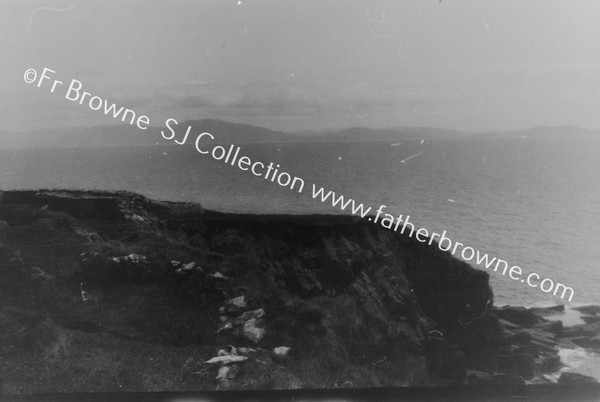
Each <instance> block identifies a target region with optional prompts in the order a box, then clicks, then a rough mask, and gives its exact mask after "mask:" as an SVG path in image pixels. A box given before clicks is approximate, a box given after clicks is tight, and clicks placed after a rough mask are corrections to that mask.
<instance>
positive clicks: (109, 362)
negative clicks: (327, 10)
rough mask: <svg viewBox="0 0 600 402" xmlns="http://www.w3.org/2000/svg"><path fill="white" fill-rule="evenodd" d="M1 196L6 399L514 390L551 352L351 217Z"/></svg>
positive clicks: (426, 253) (481, 292)
mask: <svg viewBox="0 0 600 402" xmlns="http://www.w3.org/2000/svg"><path fill="white" fill-rule="evenodd" d="M0 201H1V202H0V262H1V265H0V270H1V272H0V278H1V280H0V300H1V302H2V309H1V310H0V340H1V347H0V352H1V359H2V360H0V370H1V372H0V377H1V379H2V384H3V387H4V392H9V393H21V392H67V391H68V392H79V391H115V390H117V391H118V390H139V391H159V390H171V391H173V390H200V389H273V388H278V389H290V388H345V387H371V386H430V385H447V384H463V383H466V384H469V383H481V382H482V381H483V382H485V381H488V382H490V383H492V382H493V383H495V384H520V383H524V379H527V380H531V379H532V378H534V376H535V375H539V374H541V373H542V371H543V370H544V368H543V367H542V363H543V362H542V361H541V360H540V358H541V357H549V356H550V357H551V355H552V351H548V350H541V349H540V348H535V347H534V346H535V345H534V346H532V345H533V344H532V338H531V336H530V337H529V338H527V336H523V335H520V334H519V331H517V330H515V328H507V327H506V325H509V324H508V321H503V322H504V324H502V325H501V323H502V322H501V320H500V319H499V318H498V314H497V313H496V312H495V310H494V309H493V294H492V290H491V289H490V286H489V284H488V274H487V273H486V272H483V271H479V270H475V269H473V268H472V267H470V266H469V265H468V264H466V263H463V262H461V261H459V260H457V259H455V258H453V257H452V256H451V255H449V254H448V253H445V252H442V251H440V250H439V249H438V248H437V247H431V246H427V245H426V244H424V243H419V242H417V241H415V240H414V239H411V238H409V237H407V236H403V235H400V234H399V233H396V232H393V231H390V230H386V229H383V228H381V227H380V226H378V225H373V224H370V223H368V222H366V221H365V220H357V219H355V218H353V217H342V216H275V215H234V214H221V213H217V212H211V211H203V210H202V208H201V207H200V206H199V205H195V204H184V203H169V202H157V201H151V200H148V199H146V198H144V197H142V196H140V195H137V194H132V193H126V192H119V193H109V192H99V191H96V192H84V191H9V192H3V193H1V195H0ZM504 318H507V317H504ZM508 318H509V319H510V317H508ZM547 329H548V328H545V330H547ZM511 331H512V332H511ZM525 338H527V339H525ZM544 353H545V354H546V355H548V356H542V354H544ZM536 359H538V360H536ZM544 364H546V365H547V364H549V363H548V362H547V361H545V363H544ZM552 369H554V370H555V369H557V367H552ZM545 370H550V369H549V368H547V367H546V369H545ZM469 374H470V375H469Z"/></svg>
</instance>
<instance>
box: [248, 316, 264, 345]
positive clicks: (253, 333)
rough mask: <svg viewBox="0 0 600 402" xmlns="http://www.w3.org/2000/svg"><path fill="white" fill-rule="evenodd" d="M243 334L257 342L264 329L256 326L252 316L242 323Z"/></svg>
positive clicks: (261, 336) (262, 335)
mask: <svg viewBox="0 0 600 402" xmlns="http://www.w3.org/2000/svg"><path fill="white" fill-rule="evenodd" d="M244 336H245V337H246V338H247V339H249V340H251V341H252V342H254V343H258V342H259V341H260V340H261V339H262V338H263V337H264V336H265V330H264V329H263V328H258V327H257V326H256V319H255V318H252V319H250V320H248V321H246V322H245V323H244Z"/></svg>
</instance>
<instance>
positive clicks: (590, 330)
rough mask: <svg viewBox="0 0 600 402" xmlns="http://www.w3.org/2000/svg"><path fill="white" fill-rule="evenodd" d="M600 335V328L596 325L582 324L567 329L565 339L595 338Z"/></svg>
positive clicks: (564, 331)
mask: <svg viewBox="0 0 600 402" xmlns="http://www.w3.org/2000/svg"><path fill="white" fill-rule="evenodd" d="M597 335H600V328H599V327H598V325H596V324H580V325H573V326H571V327H565V328H564V330H563V337H564V338H579V337H594V336H597Z"/></svg>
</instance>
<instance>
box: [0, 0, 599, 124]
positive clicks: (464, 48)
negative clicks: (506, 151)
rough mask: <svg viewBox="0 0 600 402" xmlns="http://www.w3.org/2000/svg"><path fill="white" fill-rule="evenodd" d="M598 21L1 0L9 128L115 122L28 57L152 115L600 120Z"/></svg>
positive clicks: (247, 4)
mask: <svg viewBox="0 0 600 402" xmlns="http://www.w3.org/2000/svg"><path fill="white" fill-rule="evenodd" d="M59 10H64V11H59ZM599 21H600V1H597V0H588V1H577V0H569V1H566V0H565V1H558V0H539V1H533V0H527V1H523V0H513V1H510V0H499V1H492V0H472V1H459V0H442V1H439V0H411V1H400V0H369V1H359V0H201V1H198V0H194V1H148V0H143V1H127V0H118V1H104V0H102V1H100V0H87V1H84V0H55V1H43V2H42V1H23V0H14V1H5V0H4V1H0V55H1V56H0V74H1V75H0V95H1V100H0V129H3V130H11V131H12V130H24V129H30V128H40V127H66V126H85V125H102V124H113V123H114V121H112V119H111V118H109V117H106V116H104V115H103V114H102V113H99V112H93V111H91V110H90V109H89V108H87V107H84V106H80V105H76V104H74V103H73V102H68V101H66V100H65V99H64V93H63V94H60V95H59V94H58V93H55V94H51V93H49V91H47V90H45V89H44V88H36V87H35V86H34V85H28V84H26V83H25V82H24V80H23V73H24V72H25V70H26V69H27V68H30V67H32V68H35V69H37V70H39V71H41V70H42V69H43V68H44V67H48V68H51V69H53V70H56V72H57V74H56V75H57V78H58V79H61V80H63V81H65V82H68V81H70V80H71V79H72V78H76V79H78V80H80V81H81V82H82V83H83V85H84V88H85V89H87V90H88V91H89V92H91V93H92V94H95V95H98V96H100V97H102V98H106V99H108V100H111V101H115V102H118V103H120V104H122V105H123V106H126V107H129V108H131V109H133V110H135V111H136V112H138V113H139V114H147V115H148V116H149V117H150V121H151V123H152V125H156V126H161V125H162V123H163V122H164V119H166V118H167V117H173V118H176V119H178V120H185V119H200V118H220V119H224V120H228V121H233V122H243V123H250V124H257V125H262V126H266V127H269V128H274V129H281V130H313V129H321V128H334V127H348V126H368V127H388V126H399V125H406V126H433V127H445V128H454V129H463V130H495V129H515V128H528V127H531V126H536V125H563V124H570V125H578V126H582V127H587V128H600V23H599ZM63 92H64V91H63Z"/></svg>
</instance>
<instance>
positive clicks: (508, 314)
mask: <svg viewBox="0 0 600 402" xmlns="http://www.w3.org/2000/svg"><path fill="white" fill-rule="evenodd" d="M495 313H496V315H497V316H498V317H499V318H501V319H503V320H506V321H508V322H511V323H513V324H517V325H519V326H522V327H532V326H534V325H535V324H536V323H538V322H540V319H539V318H538V317H536V315H535V314H533V313H532V312H531V311H529V310H527V309H526V308H525V307H513V306H504V307H500V308H497V309H496V310H495Z"/></svg>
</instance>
